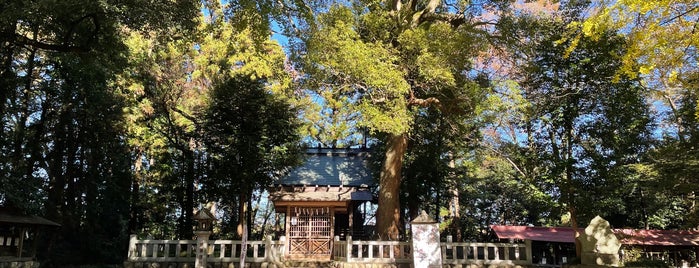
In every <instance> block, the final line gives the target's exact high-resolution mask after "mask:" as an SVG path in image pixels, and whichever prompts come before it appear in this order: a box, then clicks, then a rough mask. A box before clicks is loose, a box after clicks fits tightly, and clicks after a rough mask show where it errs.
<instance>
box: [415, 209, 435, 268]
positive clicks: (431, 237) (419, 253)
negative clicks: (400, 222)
mask: <svg viewBox="0 0 699 268" xmlns="http://www.w3.org/2000/svg"><path fill="white" fill-rule="evenodd" d="M410 230H411V231H412V235H413V263H414V267H430V268H431V267H435V268H437V267H439V268H441V267H442V250H441V249H440V248H439V224H438V223H437V221H435V220H433V219H432V218H430V216H429V215H427V212H425V211H424V210H423V211H422V213H421V214H420V216H417V217H416V218H415V219H414V220H413V221H412V222H410Z"/></svg>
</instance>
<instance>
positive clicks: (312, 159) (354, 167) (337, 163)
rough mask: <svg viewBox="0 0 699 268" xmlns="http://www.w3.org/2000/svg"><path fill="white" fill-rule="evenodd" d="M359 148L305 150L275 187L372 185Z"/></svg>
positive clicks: (366, 164) (365, 154) (364, 152)
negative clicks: (304, 153) (295, 165)
mask: <svg viewBox="0 0 699 268" xmlns="http://www.w3.org/2000/svg"><path fill="white" fill-rule="evenodd" d="M368 156H369V153H368V152H367V151H366V150H362V149H327V148H318V149H309V150H307V151H306V155H305V159H304V163H303V164H302V165H301V166H299V167H297V168H295V169H294V170H292V171H291V172H290V173H289V175H287V176H286V177H284V178H282V179H281V180H279V181H278V182H277V184H282V185H320V186H340V185H344V186H357V187H360V186H361V187H368V186H373V185H374V184H375V180H374V179H373V178H372V175H371V171H370V170H369V167H368V160H367V158H368Z"/></svg>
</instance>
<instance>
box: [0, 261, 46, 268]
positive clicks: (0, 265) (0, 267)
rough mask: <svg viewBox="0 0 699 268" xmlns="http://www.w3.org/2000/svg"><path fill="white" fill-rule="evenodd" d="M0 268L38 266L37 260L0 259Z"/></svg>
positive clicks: (32, 267) (36, 267)
mask: <svg viewBox="0 0 699 268" xmlns="http://www.w3.org/2000/svg"><path fill="white" fill-rule="evenodd" d="M0 268H39V262H37V261H0Z"/></svg>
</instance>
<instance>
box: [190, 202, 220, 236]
mask: <svg viewBox="0 0 699 268" xmlns="http://www.w3.org/2000/svg"><path fill="white" fill-rule="evenodd" d="M194 220H195V221H196V222H197V226H196V227H195V228H194V231H195V232H196V233H199V232H202V231H203V232H211V231H213V230H214V229H213V226H214V225H213V223H214V221H215V220H216V217H214V215H213V214H211V212H210V211H209V210H208V209H206V208H202V209H200V210H199V211H198V212H197V214H194Z"/></svg>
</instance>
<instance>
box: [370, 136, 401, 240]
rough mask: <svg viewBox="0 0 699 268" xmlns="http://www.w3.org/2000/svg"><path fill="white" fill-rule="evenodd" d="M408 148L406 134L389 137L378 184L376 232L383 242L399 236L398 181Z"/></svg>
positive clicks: (396, 238)
mask: <svg viewBox="0 0 699 268" xmlns="http://www.w3.org/2000/svg"><path fill="white" fill-rule="evenodd" d="M407 147H408V137H407V134H405V133H401V134H398V135H393V134H392V135H391V136H390V138H389V142H388V148H387V149H386V155H385V158H384V164H383V167H382V168H381V177H380V182H379V184H380V185H379V208H378V209H377V211H376V231H377V232H378V235H379V237H381V239H384V240H394V241H395V240H398V239H399V234H400V229H401V228H400V227H401V221H400V198H399V194H400V193H399V191H400V181H401V169H402V167H403V155H405V151H406V149H407Z"/></svg>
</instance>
